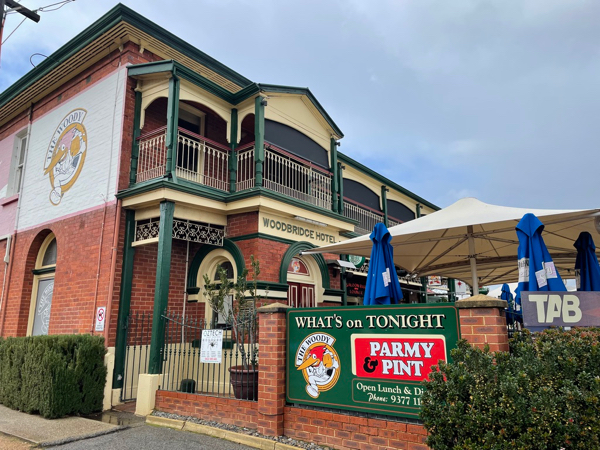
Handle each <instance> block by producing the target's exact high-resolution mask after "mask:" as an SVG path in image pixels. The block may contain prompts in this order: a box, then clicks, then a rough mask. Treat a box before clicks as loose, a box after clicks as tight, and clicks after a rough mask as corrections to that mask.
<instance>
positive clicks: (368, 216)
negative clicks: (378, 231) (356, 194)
mask: <svg viewBox="0 0 600 450" xmlns="http://www.w3.org/2000/svg"><path fill="white" fill-rule="evenodd" d="M344 217H347V218H349V219H353V220H356V221H358V225H355V226H354V232H355V233H358V234H370V233H371V232H372V231H373V228H375V225H376V224H378V223H383V221H384V216H383V213H381V212H378V211H375V210H373V209H371V208H369V207H368V206H364V205H360V204H358V203H353V202H350V201H348V200H346V199H344ZM401 223H402V221H400V220H396V219H392V218H391V217H388V228H389V227H393V226H395V225H399V224H401Z"/></svg>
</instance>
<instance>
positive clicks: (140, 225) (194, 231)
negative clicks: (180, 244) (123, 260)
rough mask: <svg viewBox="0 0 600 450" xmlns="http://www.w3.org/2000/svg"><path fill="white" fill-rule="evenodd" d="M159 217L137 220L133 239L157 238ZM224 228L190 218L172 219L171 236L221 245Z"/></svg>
mask: <svg viewBox="0 0 600 450" xmlns="http://www.w3.org/2000/svg"><path fill="white" fill-rule="evenodd" d="M159 224H160V218H158V217H154V218H152V219H146V220H139V221H137V222H136V224H135V241H136V242H139V241H145V240H148V239H153V238H158V233H159V230H160V225H159ZM224 237H225V228H224V227H221V226H218V225H211V224H207V223H201V222H193V221H191V220H183V219H173V238H174V239H181V240H184V241H190V242H198V243H200V244H212V245H217V246H219V247H222V246H223V238H224Z"/></svg>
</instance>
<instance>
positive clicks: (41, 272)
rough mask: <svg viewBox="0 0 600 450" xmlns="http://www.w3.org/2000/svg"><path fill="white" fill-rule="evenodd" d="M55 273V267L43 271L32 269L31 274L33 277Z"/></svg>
mask: <svg viewBox="0 0 600 450" xmlns="http://www.w3.org/2000/svg"><path fill="white" fill-rule="evenodd" d="M52 272H56V266H52V267H45V268H43V269H33V270H32V271H31V273H33V274H34V275H46V274H47V273H52Z"/></svg>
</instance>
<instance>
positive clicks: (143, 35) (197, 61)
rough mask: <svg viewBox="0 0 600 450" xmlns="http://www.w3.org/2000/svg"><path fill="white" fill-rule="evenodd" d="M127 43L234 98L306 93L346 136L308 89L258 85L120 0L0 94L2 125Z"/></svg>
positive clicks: (324, 115) (325, 117) (321, 112)
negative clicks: (285, 91)
mask: <svg viewBox="0 0 600 450" xmlns="http://www.w3.org/2000/svg"><path fill="white" fill-rule="evenodd" d="M127 42H134V43H136V44H138V45H140V47H143V48H144V49H146V50H148V51H151V52H152V53H154V54H156V55H157V56H158V57H160V58H162V59H164V60H166V61H169V60H172V61H177V62H178V63H179V64H180V65H181V66H182V67H185V68H186V69H187V71H188V73H195V75H197V76H199V77H202V78H203V79H204V80H205V82H206V84H207V85H210V86H212V87H213V90H218V91H220V92H225V93H227V94H229V95H232V98H233V99H234V100H235V99H236V98H237V99H243V98H247V97H248V96H250V95H253V94H256V93H258V92H260V91H261V90H264V91H268V92H272V91H277V92H282V90H284V89H287V90H289V92H294V93H297V94H300V95H305V96H306V97H307V98H308V99H309V100H310V101H311V102H312V104H313V105H314V107H315V108H316V109H317V110H318V111H319V113H320V114H321V115H322V116H323V117H324V119H325V120H326V121H327V122H328V124H329V125H330V126H331V128H332V129H333V130H334V132H335V133H336V134H338V135H339V136H340V137H342V136H343V134H342V132H341V131H340V130H339V128H338V127H337V125H336V124H335V123H334V122H333V120H332V119H331V118H330V117H329V115H328V114H327V112H326V111H325V110H324V109H323V107H322V106H321V105H320V104H319V102H318V101H317V100H316V98H315V97H314V96H313V95H312V93H311V92H310V91H309V90H308V89H306V88H291V87H288V86H275V85H269V84H263V85H259V84H257V83H254V82H252V81H251V80H249V79H248V78H246V77H244V76H242V75H240V74H239V73H237V72H236V71H234V70H233V69H230V68H229V67H227V66H225V65H224V64H222V63H220V62H219V61H217V60H216V59H214V58H212V57H211V56H209V55H207V54H206V53H204V52H202V51H200V50H198V49H197V48H196V47H194V46H192V45H190V44H188V43H187V42H186V41H184V40H183V39H180V38H178V37H177V36H175V35H174V34H172V33H170V32H169V31H167V30H165V29H164V28H162V27H160V26H158V25H157V24H155V23H154V22H152V21H150V20H148V19H147V18H145V17H144V16H142V15H140V14H139V13H137V12H135V11H133V10H132V9H130V8H128V7H127V6H125V5H123V4H120V3H119V4H118V5H117V6H115V7H114V8H113V9H111V10H110V11H108V12H107V13H106V14H105V15H104V16H102V17H101V18H100V19H98V20H97V21H96V22H94V23H93V24H92V25H90V26H89V27H88V28H86V29H85V30H83V31H82V32H81V33H79V34H78V35H77V36H75V37H74V38H73V39H71V40H70V41H69V42H67V43H66V44H65V45H63V46H62V47H61V48H59V49H58V50H56V51H55V52H54V53H52V54H51V55H50V56H49V57H48V58H46V59H45V60H44V61H42V62H41V63H40V64H38V65H37V67H35V68H33V69H32V70H31V71H29V72H28V73H27V74H25V75H24V76H23V77H22V78H20V79H19V80H18V81H16V82H15V83H14V84H13V85H12V86H10V87H9V88H8V89H6V90H5V91H4V92H3V93H2V94H0V125H2V124H4V123H6V122H7V121H8V120H10V119H11V118H13V117H15V116H17V115H18V114H20V113H22V112H23V111H25V110H26V109H27V108H28V107H29V106H30V105H31V104H32V103H35V102H37V101H40V100H41V99H42V98H43V97H45V96H46V95H48V94H49V93H51V92H53V91H54V90H56V89H57V88H59V87H60V86H61V85H62V84H64V83H65V81H66V80H68V79H70V78H72V77H74V76H75V75H77V74H78V73H81V72H82V71H83V70H85V69H87V68H88V67H90V66H91V65H93V64H94V63H96V62H97V61H99V60H100V59H102V58H104V57H106V56H108V55H109V54H110V53H111V52H113V51H115V50H116V49H117V48H119V47H120V46H121V45H123V44H125V43H127ZM142 66H143V65H142ZM213 93H214V92H213Z"/></svg>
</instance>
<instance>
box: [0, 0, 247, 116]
mask: <svg viewBox="0 0 600 450" xmlns="http://www.w3.org/2000/svg"><path fill="white" fill-rule="evenodd" d="M120 22H127V23H129V24H131V25H133V26H134V27H136V28H138V29H140V30H141V31H143V32H145V33H147V34H149V35H151V36H153V37H155V38H156V39H158V40H160V41H161V42H163V43H164V44H165V45H167V46H169V47H171V48H173V49H174V50H176V51H178V52H180V53H182V54H184V55H186V56H188V57H189V58H191V59H193V60H195V61H197V62H198V63H200V64H202V65H203V66H205V67H207V68H209V69H210V70H212V71H214V72H215V73H217V74H219V75H221V76H222V77H224V78H226V79H227V80H229V81H231V82H232V83H235V84H237V85H238V86H240V88H245V87H247V86H248V85H252V84H253V83H252V81H251V80H249V79H247V78H246V77H244V76H242V75H240V74H239V73H237V72H236V71H234V70H232V69H230V68H229V67H227V66H225V65H224V64H222V63H220V62H219V61H217V60H216V59H214V58H212V57H210V56H208V55H207V54H206V53H204V52H202V51H200V50H198V49H197V48H195V47H193V46H192V45H190V44H188V43H187V42H185V41H184V40H182V39H180V38H178V37H177V36H175V35H174V34H172V33H170V32H168V31H167V30H165V29H164V28H162V27H160V26H158V25H156V24H155V23H154V22H151V21H150V20H148V19H146V18H145V17H143V16H142V15H140V14H138V13H137V12H135V11H133V10H132V9H130V8H128V7H127V6H125V5H122V4H118V5H117V6H115V7H114V8H113V9H111V10H110V11H108V12H107V13H106V14H105V15H103V16H102V17H100V19H98V20H97V21H96V22H94V23H93V24H92V25H90V26H89V27H87V28H86V29H85V30H83V31H82V32H81V33H79V34H78V35H77V36H75V37H74V38H73V39H71V40H70V41H69V42H67V43H66V44H65V45H63V46H62V47H61V48H59V49H58V50H56V51H55V52H54V53H52V54H51V55H50V56H49V57H48V58H46V59H45V60H44V61H42V62H41V63H40V64H38V65H37V67H36V68H35V69H32V70H31V71H29V72H28V73H27V74H25V75H24V76H23V77H22V78H20V79H19V80H18V81H16V82H15V83H14V84H13V85H12V86H11V87H9V88H8V89H6V90H5V91H4V92H3V93H2V94H0V108H2V107H3V106H4V105H6V104H7V103H8V102H10V101H11V100H12V99H14V98H15V97H17V96H18V95H19V94H21V93H22V92H23V91H25V90H26V89H27V88H29V87H31V86H32V85H33V84H34V83H36V82H37V81H39V80H40V79H42V78H43V77H44V76H46V75H48V73H50V72H51V71H52V70H54V69H55V68H57V67H58V66H59V65H60V64H62V63H64V62H65V61H67V60H68V59H69V58H70V57H72V56H73V55H74V54H76V53H77V52H79V51H80V50H82V49H83V48H85V47H86V46H87V45H89V44H90V43H92V42H93V41H95V40H96V39H98V38H99V37H100V36H101V35H103V34H105V33H107V32H108V31H109V30H110V29H111V28H113V27H115V26H117V25H118V24H119V23H120ZM242 90H243V89H242Z"/></svg>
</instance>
